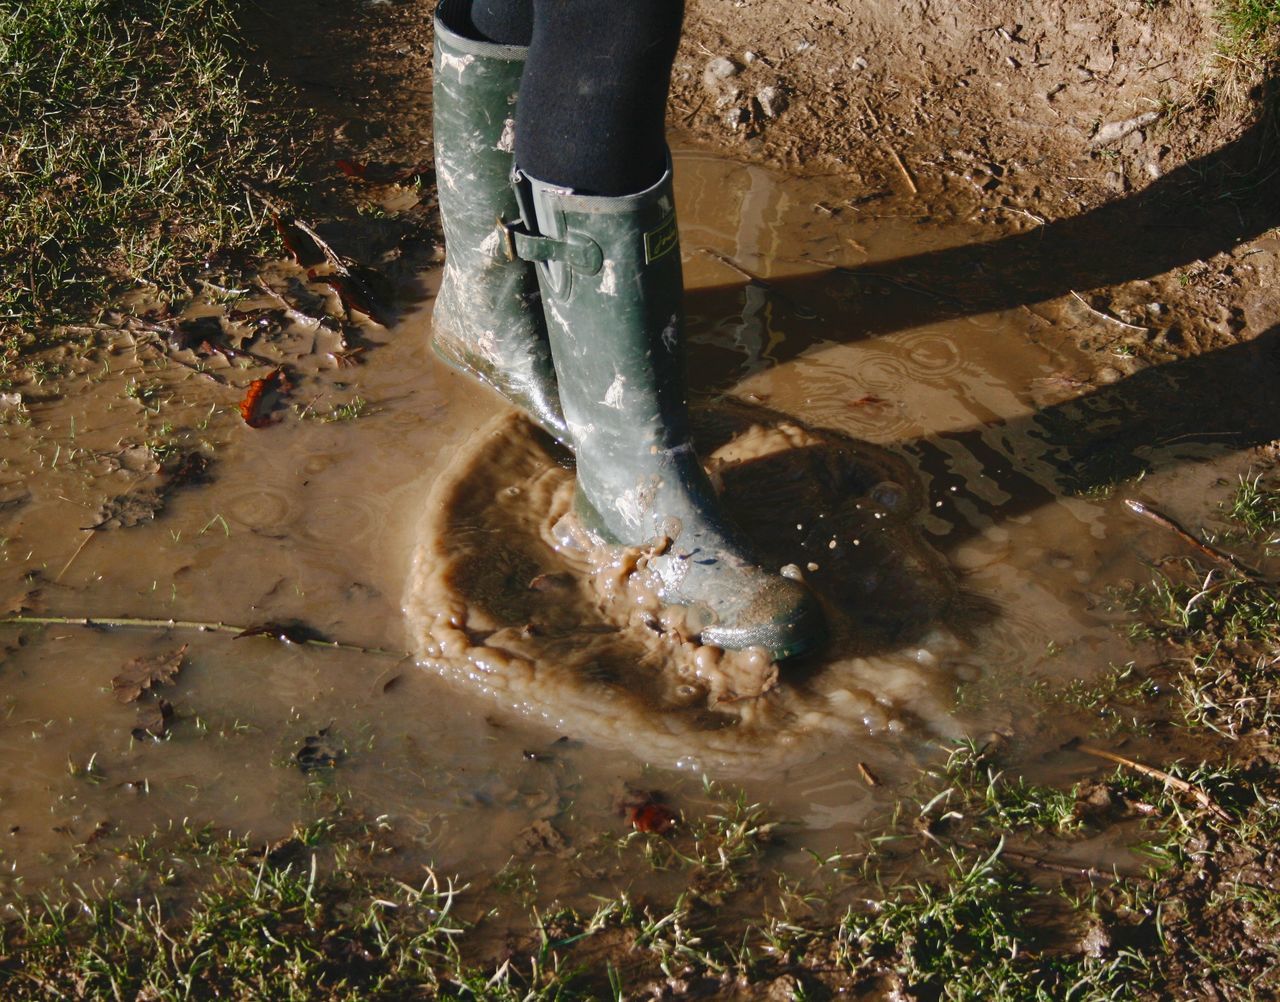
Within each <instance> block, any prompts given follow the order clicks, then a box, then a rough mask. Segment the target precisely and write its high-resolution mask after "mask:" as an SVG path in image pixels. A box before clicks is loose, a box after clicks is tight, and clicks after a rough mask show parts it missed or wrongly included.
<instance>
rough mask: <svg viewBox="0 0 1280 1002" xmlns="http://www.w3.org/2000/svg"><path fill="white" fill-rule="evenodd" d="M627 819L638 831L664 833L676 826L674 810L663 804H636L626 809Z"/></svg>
mask: <svg viewBox="0 0 1280 1002" xmlns="http://www.w3.org/2000/svg"><path fill="white" fill-rule="evenodd" d="M627 820H628V821H629V822H631V826H632V827H633V828H634V829H635V830H636V831H638V832H652V833H654V834H655V835H665V834H666V833H667V832H669V831H671V829H672V828H674V827H675V826H676V812H675V811H673V810H672V809H671V808H670V807H666V806H665V805H663V804H657V803H648V804H638V805H636V806H635V807H632V808H629V809H628V811H627Z"/></svg>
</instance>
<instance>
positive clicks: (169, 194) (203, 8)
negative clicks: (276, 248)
mask: <svg viewBox="0 0 1280 1002" xmlns="http://www.w3.org/2000/svg"><path fill="white" fill-rule="evenodd" d="M233 10H234V6H233V4H232V3H231V2H230V0H141V2H136V3H127V2H124V0H22V2H17V0H0V66H3V67H4V72H3V73H2V74H0V107H3V108H4V109H5V112H6V114H5V117H4V123H3V125H0V334H3V335H6V336H10V337H12V336H14V335H15V333H17V332H21V333H23V334H26V335H29V334H31V333H33V332H41V331H47V329H48V328H49V327H50V326H52V325H55V324H58V323H68V322H74V321H77V320H81V319H84V318H85V317H86V316H87V315H89V314H91V313H92V311H93V310H94V309H95V307H99V306H100V305H101V304H102V303H103V301H104V300H105V299H107V298H108V297H109V296H110V295H111V294H113V293H119V292H120V291H122V290H124V289H127V288H129V287H130V286H134V285H137V284H139V283H149V284H154V285H156V286H157V287H158V288H159V290H160V292H161V293H164V292H166V291H173V290H175V289H178V288H183V287H184V278H185V277H186V276H187V275H188V274H189V273H193V272H194V271H195V270H198V269H199V268H200V267H201V265H202V264H204V263H205V262H206V261H207V260H208V259H209V258H210V257H211V256H214V255H217V254H220V253H222V252H230V251H245V250H256V249H259V246H260V244H259V242H260V240H261V239H262V237H261V236H260V234H262V233H263V232H264V231H263V228H262V227H261V225H260V220H259V218H258V216H257V212H256V209H255V207H254V205H253V203H252V200H251V199H250V198H249V197H248V196H247V194H246V192H245V190H244V187H243V185H242V182H243V181H246V180H250V181H253V182H256V183H259V184H261V183H272V182H275V181H277V180H279V178H280V177H281V175H282V173H283V171H284V169H285V164H283V163H282V162H281V161H280V158H279V154H278V152H277V149H276V144H275V143H273V141H272V136H271V134H270V131H269V130H266V129H264V128H262V123H261V122H258V123H256V124H255V123H254V122H253V121H252V108H251V105H252V104H253V102H251V100H250V97H249V95H248V93H247V91H246V88H245V87H244V85H243V82H242V80H241V65H242V64H241V62H240V59H239V56H238V54H237V50H238V49H239V48H241V47H242V43H241V42H240V41H238V38H237V28H236V23H235V19H234V17H233Z"/></svg>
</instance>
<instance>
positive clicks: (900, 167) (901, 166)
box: [889, 146, 920, 195]
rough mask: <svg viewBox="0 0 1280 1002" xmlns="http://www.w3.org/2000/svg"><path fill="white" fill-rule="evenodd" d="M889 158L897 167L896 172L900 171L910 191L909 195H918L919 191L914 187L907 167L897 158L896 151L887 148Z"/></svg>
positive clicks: (900, 158)
mask: <svg viewBox="0 0 1280 1002" xmlns="http://www.w3.org/2000/svg"><path fill="white" fill-rule="evenodd" d="M889 156H891V157H893V162H894V163H895V164H897V165H898V170H900V171H902V178H903V180H904V181H906V182H907V187H908V188H910V189H911V194H913V195H918V194H920V189H919V188H917V187H916V183H915V181H914V180H913V179H912V177H911V172H910V171H909V170H907V165H906V164H904V163H903V162H902V157H900V156H898V151H897V150H895V149H894V148H893V147H892V146H891V147H889Z"/></svg>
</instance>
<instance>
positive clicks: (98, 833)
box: [84, 821, 115, 845]
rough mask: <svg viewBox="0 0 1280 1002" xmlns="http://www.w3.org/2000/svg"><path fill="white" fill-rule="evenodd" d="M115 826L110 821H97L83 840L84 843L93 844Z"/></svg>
mask: <svg viewBox="0 0 1280 1002" xmlns="http://www.w3.org/2000/svg"><path fill="white" fill-rule="evenodd" d="M114 827H115V825H114V824H112V823H111V822H110V821H99V822H98V823H97V824H96V825H94V826H93V831H91V832H90V833H89V837H88V838H86V839H85V840H84V844H85V845H93V843H95V842H96V841H98V839H100V838H102V837H103V836H104V835H106V834H108V833H109V832H110V831H111V830H112V829H113V828H114Z"/></svg>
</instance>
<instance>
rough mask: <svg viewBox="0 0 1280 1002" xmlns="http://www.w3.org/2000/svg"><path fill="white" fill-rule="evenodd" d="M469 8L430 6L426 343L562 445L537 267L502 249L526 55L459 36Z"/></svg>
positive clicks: (511, 201) (455, 3)
mask: <svg viewBox="0 0 1280 1002" xmlns="http://www.w3.org/2000/svg"><path fill="white" fill-rule="evenodd" d="M465 8H466V3H465V2H463V0H444V2H442V3H441V4H440V5H439V7H438V8H437V9H436V19H435V62H434V64H433V78H434V84H433V92H432V104H433V119H434V133H435V157H436V185H437V188H438V190H439V197H440V218H441V221H442V223H443V224H444V239H445V265H444V280H443V282H442V283H441V286H440V293H439V295H438V296H437V298H436V304H435V309H434V311H433V314H432V327H433V330H434V333H433V337H432V342H431V343H432V347H433V348H434V349H435V351H436V354H437V355H439V356H440V357H441V358H442V359H444V360H445V361H446V362H447V363H449V364H450V365H452V366H453V367H454V368H456V369H460V370H461V371H463V372H466V373H468V374H470V375H472V376H474V377H475V378H477V379H480V380H482V381H483V382H485V383H487V384H489V385H490V386H492V387H493V388H494V389H495V390H497V391H498V392H499V393H501V394H502V395H503V396H504V397H506V398H507V400H509V401H510V402H511V403H512V404H514V405H515V406H516V407H519V408H520V409H522V410H523V411H524V412H525V413H527V414H528V415H529V416H530V417H531V418H532V419H533V420H534V421H536V422H537V423H538V424H539V425H540V426H541V427H542V428H543V429H544V430H545V431H546V432H547V433H548V434H550V435H552V436H553V437H555V438H556V439H558V440H559V441H561V442H563V443H565V444H568V433H567V430H566V428H565V424H564V418H563V416H562V414H561V411H560V400H559V397H558V395H557V392H556V379H555V370H554V369H553V368H552V365H551V353H550V349H549V347H548V345H547V337H546V328H545V325H544V323H543V319H542V308H541V305H540V303H539V301H538V283H537V279H536V277H535V276H534V272H533V266H532V265H530V264H529V263H527V262H525V261H519V260H513V259H512V258H511V257H510V256H509V255H508V254H506V253H505V252H504V247H503V241H502V230H501V229H500V228H499V226H498V222H499V220H512V219H516V218H517V217H518V210H517V207H516V201H515V196H514V194H513V192H512V190H511V161H512V153H511V150H512V143H513V139H514V115H515V100H516V92H517V90H519V86H520V73H521V71H522V69H523V67H524V59H525V53H526V51H527V50H526V49H524V48H522V47H520V46H514V45H496V44H494V43H491V42H483V41H476V40H474V39H470V38H467V37H465V36H464V35H462V34H459V33H458V32H457V31H456V30H454V28H453V27H451V20H453V21H457V20H458V15H457V12H458V11H459V10H462V11H463V12H465ZM464 23H465V22H464Z"/></svg>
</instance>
